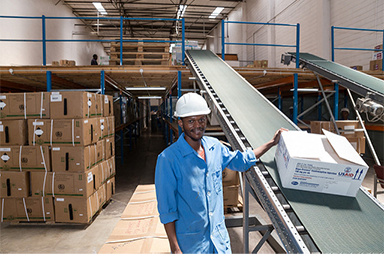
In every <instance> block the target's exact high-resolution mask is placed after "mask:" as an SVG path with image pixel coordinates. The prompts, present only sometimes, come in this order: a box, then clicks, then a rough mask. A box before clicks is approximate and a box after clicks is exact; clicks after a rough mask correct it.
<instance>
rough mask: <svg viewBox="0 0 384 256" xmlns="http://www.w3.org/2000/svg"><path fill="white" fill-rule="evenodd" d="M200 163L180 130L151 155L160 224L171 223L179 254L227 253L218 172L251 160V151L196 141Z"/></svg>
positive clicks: (205, 139) (208, 140)
mask: <svg viewBox="0 0 384 256" xmlns="http://www.w3.org/2000/svg"><path fill="white" fill-rule="evenodd" d="M201 143H202V146H203V147H204V151H205V156H206V157H205V158H206V162H205V161H204V160H203V159H202V158H201V157H200V156H199V155H198V153H197V152H196V151H195V150H194V149H193V148H192V147H191V146H190V145H189V144H188V142H187V141H186V140H185V138H184V133H183V134H182V135H181V136H180V137H179V139H178V140H177V142H175V143H174V144H172V145H171V146H169V147H168V148H166V149H165V150H164V151H163V152H162V153H161V154H160V155H159V156H158V158H157V164H156V173H155V185H156V196H157V202H158V210H159V213H160V220H161V223H163V224H166V223H170V222H173V221H175V228H176V236H177V241H178V243H179V246H180V249H181V251H182V252H183V253H193V254H196V253H214V252H217V253H231V245H230V241H229V235H228V231H227V229H226V226H225V222H224V220H225V218H224V207H223V188H222V171H223V170H224V168H226V167H228V168H229V169H231V170H235V171H246V170H248V169H249V168H250V167H251V166H253V165H255V164H256V157H255V154H254V153H253V152H252V150H247V151H245V152H243V153H242V152H240V151H230V150H229V149H228V148H227V147H226V146H224V145H222V144H221V143H220V142H219V141H218V140H217V139H215V138H212V137H207V136H204V137H203V138H202V140H201Z"/></svg>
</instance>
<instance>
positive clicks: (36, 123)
mask: <svg viewBox="0 0 384 256" xmlns="http://www.w3.org/2000/svg"><path fill="white" fill-rule="evenodd" d="M32 124H33V125H35V126H41V125H44V122H33V123H32Z"/></svg>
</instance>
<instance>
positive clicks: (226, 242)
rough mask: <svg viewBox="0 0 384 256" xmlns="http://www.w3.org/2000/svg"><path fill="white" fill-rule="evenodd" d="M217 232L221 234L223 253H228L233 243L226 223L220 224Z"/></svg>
mask: <svg viewBox="0 0 384 256" xmlns="http://www.w3.org/2000/svg"><path fill="white" fill-rule="evenodd" d="M215 229H216V232H217V233H218V234H219V236H218V238H219V243H220V245H219V247H220V249H221V250H222V251H223V252H227V251H228V250H230V248H231V242H230V240H229V235H228V231H227V228H226V226H225V223H224V221H222V222H221V223H219V224H218V225H217V226H216V227H215Z"/></svg>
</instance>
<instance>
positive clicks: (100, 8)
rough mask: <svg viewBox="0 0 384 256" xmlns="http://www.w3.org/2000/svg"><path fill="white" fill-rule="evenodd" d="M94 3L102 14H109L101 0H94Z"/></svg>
mask: <svg viewBox="0 0 384 256" xmlns="http://www.w3.org/2000/svg"><path fill="white" fill-rule="evenodd" d="M93 5H94V6H95V8H96V9H97V10H98V11H99V12H100V14H103V15H106V14H107V11H106V10H105V9H104V7H103V5H102V4H101V3H100V2H93Z"/></svg>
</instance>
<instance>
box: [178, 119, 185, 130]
mask: <svg viewBox="0 0 384 256" xmlns="http://www.w3.org/2000/svg"><path fill="white" fill-rule="evenodd" d="M177 123H178V124H179V126H180V127H181V129H184V127H183V121H181V119H179V120H177Z"/></svg>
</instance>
